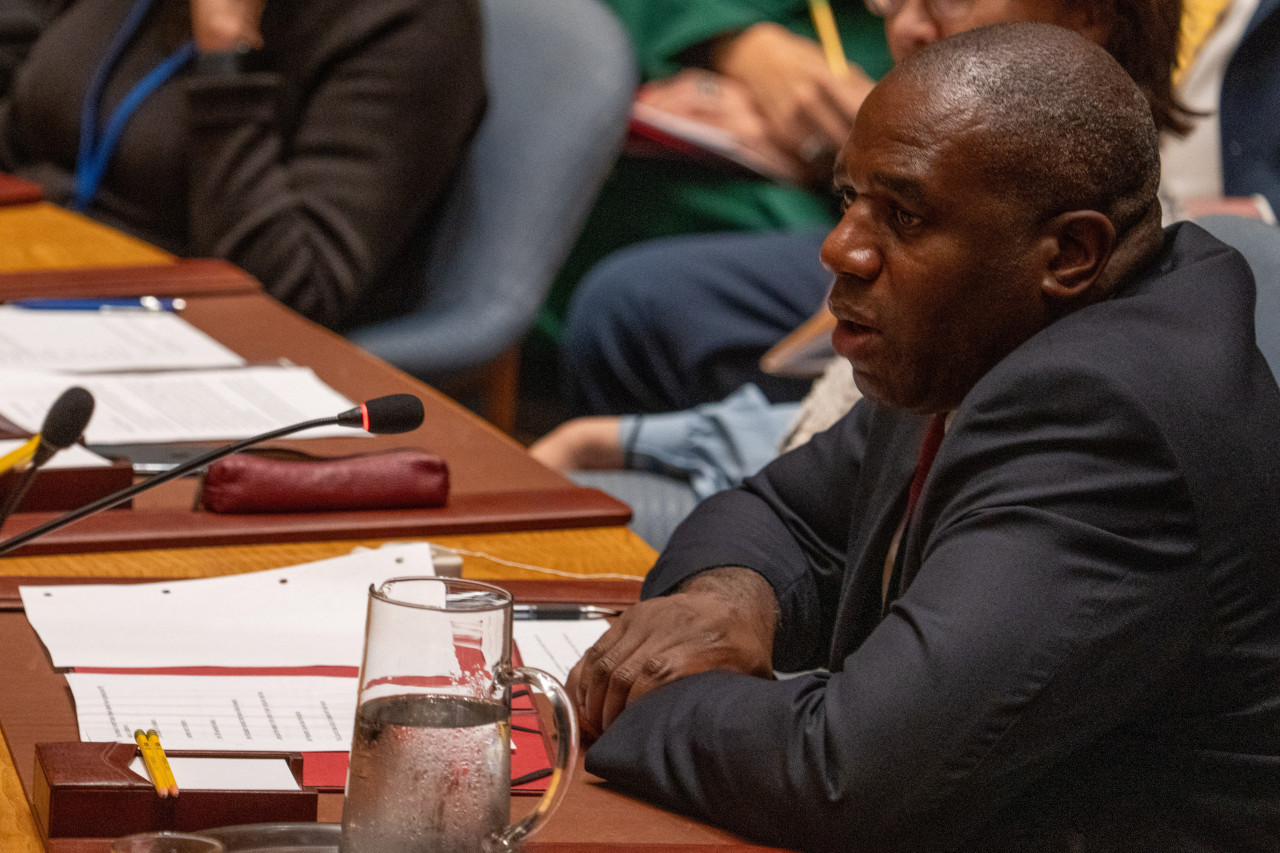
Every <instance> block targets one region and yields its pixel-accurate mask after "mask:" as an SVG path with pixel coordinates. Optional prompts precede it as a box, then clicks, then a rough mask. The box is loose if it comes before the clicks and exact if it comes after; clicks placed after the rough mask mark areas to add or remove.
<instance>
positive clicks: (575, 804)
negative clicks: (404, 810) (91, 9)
mask: <svg viewBox="0 0 1280 853" xmlns="http://www.w3.org/2000/svg"><path fill="white" fill-rule="evenodd" d="M174 261H175V258H173V257H172V256H171V255H168V254H167V253H165V252H162V251H160V250H158V249H156V248H154V247H152V246H150V245H148V244H146V243H143V242H141V241H139V240H136V239H134V238H132V237H129V236H127V235H125V234H121V233H120V232H118V231H115V230H113V229H111V228H108V227H106V226H103V225H100V224H98V223H96V222H93V221H92V220H89V219H87V218H85V217H83V216H79V215H77V214H74V213H71V212H69V211H66V210H64V209H62V208H59V207H56V206H54V205H51V204H48V203H45V202H34V203H25V204H15V205H10V206H5V207H0V272H28V271H39V270H65V269H81V268H89V267H125V266H136V265H166V264H171V263H174ZM477 420H478V419H477ZM478 464H482V462H481V463H478ZM546 475H547V476H550V477H554V476H555V475H553V474H551V472H546ZM431 541H433V542H437V543H439V544H441V545H445V546H449V547H454V548H460V549H465V550H467V551H474V552H478V553H484V554H488V555H491V556H493V557H498V558H501V559H504V560H509V561H513V562H518V563H525V564H530V565H534V566H541V567H545V568H548V569H554V570H557V571H559V572H567V573H569V574H572V575H581V576H584V577H590V576H593V575H601V574H623V575H629V576H635V577H642V576H643V575H644V573H645V572H646V571H647V570H648V569H649V567H650V566H651V565H652V563H653V559H654V552H653V551H652V549H650V548H649V547H648V546H647V545H645V544H644V543H643V542H642V541H641V540H640V539H639V538H638V537H636V536H635V535H634V534H632V533H631V532H630V531H629V530H627V529H626V528H624V527H592V528H570V529H559V530H538V531H528V532H510V533H476V534H469V535H439V536H434V535H433V536H431ZM379 544H382V541H381V540H362V541H311V542H294V543H279V544H266V545H229V546H219V547H205V548H172V549H163V550H135V551H111V552H99V553H80V554H51V555H42V556H20V557H5V558H3V559H0V575H9V576H38V577H63V576H70V577H84V578H87V579H89V578H105V577H136V578H197V577H212V576H217V575H228V574H238V573H242V572H250V571H259V570H264V569H272V568H279V567H281V566H287V565H294V564H297V563H304V562H309V561H312V560H320V559H324V558H327V557H334V556H339V555H342V554H346V553H348V552H350V550H351V549H352V548H353V547H355V546H357V545H368V546H377V545H379ZM463 575H464V576H465V577H469V578H476V579H523V578H528V579H537V578H541V577H546V575H544V574H542V573H540V572H537V571H533V570H529V569H521V568H515V567H512V566H509V565H503V564H500V563H495V562H491V561H489V560H487V559H484V558H482V557H476V556H464V561H463ZM0 653H2V650H0ZM0 689H3V686H0ZM0 747H3V749H0V851H3V853H44V847H43V845H42V843H41V840H40V836H39V831H38V829H37V827H36V824H35V821H34V818H33V816H32V813H31V810H30V807H29V804H28V802H27V799H26V795H25V793H24V791H23V788H22V784H21V781H20V778H19V775H18V772H17V768H15V766H14V765H13V762H12V760H11V758H10V754H9V748H8V744H7V742H4V740H3V735H2V734H0ZM531 807H532V802H531V801H528V800H526V801H524V802H523V803H521V802H519V801H518V802H517V811H519V812H521V813H523V812H526V811H527V810H528V809H530V808H531ZM606 815H607V816H608V817H607V818H605V817H603V816H606ZM330 817H332V814H330ZM586 825H590V826H592V827H593V836H592V841H591V842H590V843H585V842H584V840H583V832H582V830H583V827H584V826H586ZM536 842H537V845H538V846H539V847H540V848H542V849H543V850H544V851H546V853H560V851H585V850H587V849H590V848H592V847H595V846H598V845H600V844H607V845H611V846H612V847H613V849H615V850H627V849H631V850H635V849H640V848H644V849H660V848H664V847H665V848H670V847H681V848H683V849H685V850H687V851H694V850H703V849H705V850H708V851H710V850H716V851H726V850H748V849H757V848H751V847H750V846H749V845H745V844H743V843H742V842H741V841H740V840H739V839H737V838H735V837H733V836H730V835H728V834H726V833H722V832H720V831H718V830H715V829H712V828H710V827H708V826H706V825H704V824H701V823H698V822H697V821H693V820H689V819H686V818H682V817H679V816H676V815H672V814H670V813H668V812H664V811H662V810H659V809H656V808H653V807H650V806H647V805H644V804H642V803H638V802H636V801H634V800H631V799H629V798H627V797H624V796H623V795H621V794H618V793H616V792H613V791H611V790H609V789H608V788H605V787H604V786H602V785H601V784H599V780H593V779H591V778H590V777H586V776H585V774H582V775H579V776H578V777H577V779H576V781H575V782H574V785H573V787H572V788H571V790H570V795H569V796H568V797H566V799H565V801H564V803H563V804H562V806H561V807H560V809H559V811H557V813H556V815H555V816H554V817H553V818H552V819H551V821H550V822H549V823H548V824H547V826H546V827H545V829H544V830H543V831H541V832H540V833H539V834H538V836H537V837H536Z"/></svg>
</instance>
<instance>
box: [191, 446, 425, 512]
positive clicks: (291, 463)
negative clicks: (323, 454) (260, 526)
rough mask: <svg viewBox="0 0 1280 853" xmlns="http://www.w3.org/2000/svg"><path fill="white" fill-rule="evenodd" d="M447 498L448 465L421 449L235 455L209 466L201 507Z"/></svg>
mask: <svg viewBox="0 0 1280 853" xmlns="http://www.w3.org/2000/svg"><path fill="white" fill-rule="evenodd" d="M448 499H449V466H448V465H447V464H446V463H445V461H444V460H443V459H441V458H440V457H439V456H435V455H433V454H430V453H426V452H424V451H421V450H393V451H388V452H385V453H368V454H360V455H357V456H342V457H337V458H333V459H314V460H311V459H308V460H281V459H269V458H265V457H262V456H253V455H249V454H243V453H238V454H236V455H234V456H228V457H227V458H226V459H222V460H220V461H218V462H215V463H214V464H213V465H210V466H209V470H208V472H207V473H206V474H205V477H204V485H203V488H202V489H201V492H200V504H201V506H203V507H204V508H205V509H207V510H210V511H212V512H227V513H267V512H324V511H337V510H370V509H424V508H428V507H438V506H444V505H445V503H446V502H447V501H448Z"/></svg>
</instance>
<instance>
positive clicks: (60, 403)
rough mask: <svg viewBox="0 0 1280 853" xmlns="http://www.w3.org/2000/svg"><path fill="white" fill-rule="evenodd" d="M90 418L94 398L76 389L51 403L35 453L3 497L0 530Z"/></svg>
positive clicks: (41, 426) (78, 436)
mask: <svg viewBox="0 0 1280 853" xmlns="http://www.w3.org/2000/svg"><path fill="white" fill-rule="evenodd" d="M91 417H93V395H92V394H90V393H89V392H88V391H86V390H84V389H83V388H81V387H79V386H75V387H72V388H68V389H67V390H66V391H63V392H62V394H61V395H60V396H59V397H58V399H56V400H54V401H53V405H52V406H50V407H49V412H48V414H46V415H45V416H44V423H43V424H41V425H40V433H39V438H40V441H39V442H38V443H37V444H36V450H35V453H33V454H32V455H31V463H30V464H29V465H28V466H27V470H26V472H25V473H23V475H22V478H21V479H20V480H19V481H18V482H17V483H15V484H14V487H13V490H12V491H10V492H9V494H8V495H7V496H6V497H5V501H4V506H3V507H0V527H3V526H4V523H5V522H6V521H8V520H9V516H11V515H13V513H14V512H15V511H17V509H18V507H19V506H20V505H21V504H22V499H23V498H25V497H26V496H27V491H28V490H30V488H31V484H32V483H34V482H35V479H36V472H38V471H39V470H40V469H41V468H42V467H44V464H45V463H46V462H48V461H49V460H50V459H52V458H53V456H54V454H55V453H57V452H58V451H59V450H66V449H67V448H68V447H70V446H71V445H73V444H75V443H76V441H77V440H78V439H79V438H80V435H81V434H82V433H83V432H84V428H85V427H86V426H88V424H89V418H91Z"/></svg>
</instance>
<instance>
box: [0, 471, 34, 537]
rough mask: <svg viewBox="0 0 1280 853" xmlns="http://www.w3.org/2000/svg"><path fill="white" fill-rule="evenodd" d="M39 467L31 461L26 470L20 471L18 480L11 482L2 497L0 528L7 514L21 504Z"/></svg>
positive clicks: (7, 518)
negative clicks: (11, 487)
mask: <svg viewBox="0 0 1280 853" xmlns="http://www.w3.org/2000/svg"><path fill="white" fill-rule="evenodd" d="M39 470H40V469H39V467H38V466H37V465H36V464H35V462H34V461H33V462H32V463H31V464H30V465H28V466H27V470H25V471H23V472H22V476H21V477H19V478H18V482H16V483H14V484H13V489H11V490H10V491H9V494H8V495H7V496H6V497H5V499H4V506H2V507H0V529H3V527H4V523H5V522H6V521H8V520H9V516H11V515H13V514H14V512H16V511H17V509H18V507H19V506H21V505H22V499H23V498H25V497H26V496H27V492H28V491H29V490H30V489H31V484H32V483H34V482H35V481H36V472H37V471H39Z"/></svg>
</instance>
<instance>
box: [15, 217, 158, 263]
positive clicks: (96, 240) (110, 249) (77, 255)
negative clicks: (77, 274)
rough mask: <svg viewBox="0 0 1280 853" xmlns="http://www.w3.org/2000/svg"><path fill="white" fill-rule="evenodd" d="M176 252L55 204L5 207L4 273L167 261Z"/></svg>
mask: <svg viewBox="0 0 1280 853" xmlns="http://www.w3.org/2000/svg"><path fill="white" fill-rule="evenodd" d="M174 260H175V258H174V256H173V255H172V254H170V253H168V252H166V251H164V250H162V249H159V248H157V247H155V246H152V245H151V244H149V243H147V242H146V241H144V240H141V239H138V238H137V237H133V236H132V235H129V234H125V233H124V232H122V231H119V230H117V229H115V228H112V227H111V226H109V225H106V224H104V223H101V222H98V221H96V220H94V219H91V218H89V217H87V216H84V215H82V214H79V213H75V212H74V211H71V210H67V209H66V208H64V207H60V206H58V205H56V204H53V203H52V202H48V201H32V202H29V203H23V204H10V205H2V206H0V272H28V271H35V270H71V269H88V268H104V267H121V266H142V265H163V264H170V263H172V262H173V261H174Z"/></svg>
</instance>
